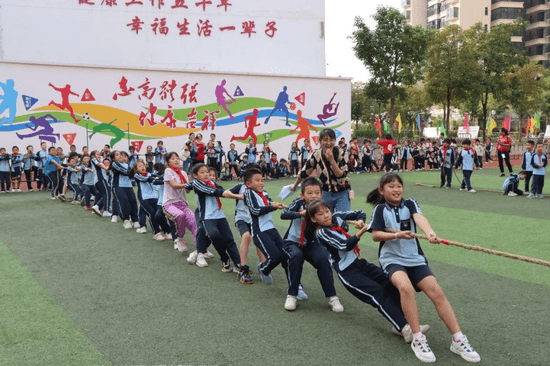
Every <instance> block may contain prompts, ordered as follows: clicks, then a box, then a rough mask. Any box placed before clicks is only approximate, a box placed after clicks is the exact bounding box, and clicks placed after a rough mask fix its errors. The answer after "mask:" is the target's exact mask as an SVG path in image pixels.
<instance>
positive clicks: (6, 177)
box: [0, 154, 11, 192]
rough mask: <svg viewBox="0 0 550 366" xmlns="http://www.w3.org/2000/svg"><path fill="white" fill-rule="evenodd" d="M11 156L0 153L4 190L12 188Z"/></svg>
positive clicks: (1, 179)
mask: <svg viewBox="0 0 550 366" xmlns="http://www.w3.org/2000/svg"><path fill="white" fill-rule="evenodd" d="M10 184H11V182H10V156H9V155H8V154H6V155H0V189H1V190H2V192H6V190H8V191H9V190H10V187H11V186H10Z"/></svg>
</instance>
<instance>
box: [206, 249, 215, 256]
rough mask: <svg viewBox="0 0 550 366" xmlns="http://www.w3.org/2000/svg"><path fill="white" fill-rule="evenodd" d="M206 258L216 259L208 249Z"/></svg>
mask: <svg viewBox="0 0 550 366" xmlns="http://www.w3.org/2000/svg"><path fill="white" fill-rule="evenodd" d="M204 257H205V258H214V254H212V253H210V251H209V250H208V249H207V250H206V253H204Z"/></svg>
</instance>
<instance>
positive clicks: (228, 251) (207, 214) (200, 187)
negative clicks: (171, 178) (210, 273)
mask: <svg viewBox="0 0 550 366" xmlns="http://www.w3.org/2000/svg"><path fill="white" fill-rule="evenodd" d="M186 189H192V190H193V191H194V192H195V198H196V199H197V209H198V211H199V212H198V222H200V223H201V224H202V225H203V226H204V230H205V231H206V234H207V235H208V237H209V238H210V240H211V241H212V245H214V248H216V251H217V252H218V254H219V255H220V259H221V261H222V262H223V263H228V262H229V259H230V258H231V260H232V261H233V263H234V264H235V266H236V267H239V266H240V265H241V256H240V255H239V250H238V249H237V244H235V240H234V239H233V233H232V232H231V228H230V227H229V223H228V222H227V219H226V218H225V213H224V212H223V210H222V203H221V200H220V197H222V195H223V192H224V191H225V188H223V187H222V186H220V185H218V184H216V183H215V182H214V181H212V180H209V181H207V182H203V181H200V180H194V181H192V182H190V183H187V184H186ZM197 244H198V243H197ZM197 251H198V252H199V253H206V248H200V250H199V248H198V247H197Z"/></svg>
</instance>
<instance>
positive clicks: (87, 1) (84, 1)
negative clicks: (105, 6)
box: [78, 0, 95, 5]
mask: <svg viewBox="0 0 550 366" xmlns="http://www.w3.org/2000/svg"><path fill="white" fill-rule="evenodd" d="M78 5H95V3H94V2H92V1H90V0H78Z"/></svg>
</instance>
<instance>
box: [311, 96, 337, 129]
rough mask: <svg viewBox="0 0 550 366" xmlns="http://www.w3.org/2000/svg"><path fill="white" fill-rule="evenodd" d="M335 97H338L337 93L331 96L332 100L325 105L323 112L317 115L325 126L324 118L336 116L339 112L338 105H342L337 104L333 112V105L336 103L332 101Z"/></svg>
mask: <svg viewBox="0 0 550 366" xmlns="http://www.w3.org/2000/svg"><path fill="white" fill-rule="evenodd" d="M334 97H336V93H334V95H333V96H332V98H330V101H329V102H328V103H327V104H325V106H324V107H323V114H318V115H317V118H319V121H321V122H322V123H323V126H325V121H324V120H326V119H328V118H330V117H334V116H336V114H338V107H339V106H340V103H338V104H336V108H335V109H334V112H332V107H333V106H334V103H332V101H333V100H334Z"/></svg>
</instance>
